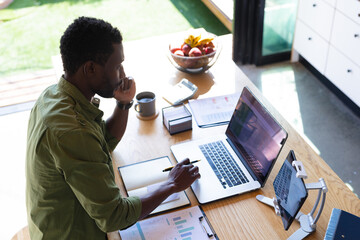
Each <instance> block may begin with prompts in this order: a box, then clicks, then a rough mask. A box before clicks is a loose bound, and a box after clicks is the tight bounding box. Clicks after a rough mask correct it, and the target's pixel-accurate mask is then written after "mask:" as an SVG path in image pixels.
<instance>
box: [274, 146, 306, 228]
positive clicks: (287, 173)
mask: <svg viewBox="0 0 360 240" xmlns="http://www.w3.org/2000/svg"><path fill="white" fill-rule="evenodd" d="M295 160H296V158H295V153H294V151H292V150H290V152H289V154H288V156H287V157H286V160H285V162H284V163H283V165H282V167H281V169H280V171H279V173H278V175H277V176H276V178H275V180H274V183H273V185H274V190H275V195H276V198H277V202H278V204H279V208H280V215H281V218H282V221H283V224H284V228H285V230H288V229H289V227H290V225H291V223H292V222H293V221H294V219H295V217H296V215H297V213H298V212H299V210H300V208H301V207H302V205H303V204H304V202H305V200H306V198H307V196H308V194H307V190H306V187H305V183H304V181H303V179H302V178H297V177H296V169H295V168H294V167H293V166H292V162H293V161H295Z"/></svg>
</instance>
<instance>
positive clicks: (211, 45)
mask: <svg viewBox="0 0 360 240" xmlns="http://www.w3.org/2000/svg"><path fill="white" fill-rule="evenodd" d="M205 47H212V48H215V46H214V43H213V42H209V43H207V44H206V45H205Z"/></svg>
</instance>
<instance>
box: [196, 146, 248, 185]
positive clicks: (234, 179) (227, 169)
mask: <svg viewBox="0 0 360 240" xmlns="http://www.w3.org/2000/svg"><path fill="white" fill-rule="evenodd" d="M199 148H200V150H201V151H202V153H203V154H204V156H205V158H206V160H207V161H208V162H209V164H210V166H211V167H212V169H213V171H214V172H215V174H216V176H217V177H218V179H219V181H220V183H221V184H222V186H223V187H224V188H226V186H229V187H233V186H237V185H240V184H243V183H247V182H249V180H248V179H247V177H246V176H245V174H244V173H243V171H242V170H241V169H240V167H239V165H238V164H237V163H236V162H235V160H234V158H233V157H232V156H231V155H230V153H229V151H228V150H227V149H226V147H225V145H224V143H223V142H222V141H216V142H212V143H207V144H203V145H200V146H199Z"/></svg>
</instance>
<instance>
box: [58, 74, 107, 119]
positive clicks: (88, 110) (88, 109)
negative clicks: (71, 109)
mask: <svg viewBox="0 0 360 240" xmlns="http://www.w3.org/2000/svg"><path fill="white" fill-rule="evenodd" d="M58 86H59V89H60V90H62V91H64V92H65V93H67V94H68V95H69V96H70V97H71V98H73V99H74V101H75V103H76V104H75V110H76V111H78V112H81V113H83V114H85V115H86V116H87V117H89V118H90V119H93V120H95V121H97V122H100V121H101V119H102V116H103V115H104V112H103V111H101V110H100V109H98V108H97V107H96V106H95V105H94V104H92V103H91V102H89V101H88V100H87V99H86V97H85V96H84V95H83V94H82V93H81V92H80V90H79V89H78V88H77V87H75V86H74V85H73V84H71V83H70V82H68V81H67V80H66V79H65V78H64V77H63V76H62V77H61V78H60V81H59V83H58Z"/></svg>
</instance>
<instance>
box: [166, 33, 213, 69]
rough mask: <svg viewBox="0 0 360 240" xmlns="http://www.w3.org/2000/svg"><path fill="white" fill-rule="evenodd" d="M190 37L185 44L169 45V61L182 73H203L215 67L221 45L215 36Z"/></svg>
mask: <svg viewBox="0 0 360 240" xmlns="http://www.w3.org/2000/svg"><path fill="white" fill-rule="evenodd" d="M204 35H205V36H206V37H202V35H195V36H194V35H189V36H188V37H187V38H185V39H184V41H183V42H180V43H173V44H170V45H169V57H168V58H169V60H170V62H171V63H172V64H173V65H174V66H175V67H176V68H177V69H178V70H180V71H183V72H187V73H202V72H205V71H206V70H208V69H209V68H210V67H212V66H213V65H214V63H215V62H216V60H217V58H218V56H219V54H220V44H219V42H217V38H216V36H215V35H214V34H211V33H206V34H204Z"/></svg>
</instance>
